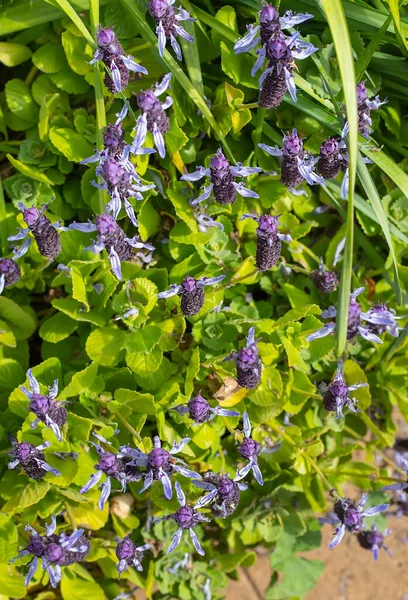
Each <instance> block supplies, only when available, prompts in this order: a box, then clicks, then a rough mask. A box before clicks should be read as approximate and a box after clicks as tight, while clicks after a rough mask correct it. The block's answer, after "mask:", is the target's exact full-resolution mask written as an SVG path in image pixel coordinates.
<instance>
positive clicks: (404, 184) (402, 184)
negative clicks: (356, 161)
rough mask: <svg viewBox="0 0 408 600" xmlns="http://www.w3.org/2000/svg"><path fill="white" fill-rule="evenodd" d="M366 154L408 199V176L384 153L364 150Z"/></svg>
mask: <svg viewBox="0 0 408 600" xmlns="http://www.w3.org/2000/svg"><path fill="white" fill-rule="evenodd" d="M362 150H363V152H364V154H365V155H366V156H368V158H370V159H371V160H372V161H373V162H374V163H375V164H376V165H377V166H379V167H380V169H381V170H382V171H384V173H386V174H387V175H388V177H389V178H390V179H392V181H393V182H394V183H395V185H396V186H397V187H399V189H400V190H401V192H402V193H403V194H404V196H406V197H407V198H408V175H407V174H406V173H405V172H404V171H403V170H402V169H401V168H400V167H399V166H398V165H397V164H396V163H395V162H394V161H393V160H392V158H390V157H389V156H388V155H387V154H385V153H384V152H381V151H380V152H376V151H372V150H367V149H366V148H364V149H362Z"/></svg>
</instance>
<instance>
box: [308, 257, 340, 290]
mask: <svg viewBox="0 0 408 600" xmlns="http://www.w3.org/2000/svg"><path fill="white" fill-rule="evenodd" d="M310 279H311V280H312V281H313V283H314V285H315V286H316V287H317V289H318V290H320V291H321V292H323V293H324V294H330V293H331V292H334V291H335V290H336V289H337V286H338V283H339V279H338V277H337V275H336V273H334V272H333V271H327V270H326V267H325V266H324V263H323V261H321V262H320V265H319V268H318V269H316V270H315V271H312V272H311V274H310Z"/></svg>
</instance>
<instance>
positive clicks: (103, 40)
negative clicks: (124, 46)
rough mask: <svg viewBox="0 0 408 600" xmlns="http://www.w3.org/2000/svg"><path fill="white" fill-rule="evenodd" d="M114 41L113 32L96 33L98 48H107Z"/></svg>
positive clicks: (106, 30)
mask: <svg viewBox="0 0 408 600" xmlns="http://www.w3.org/2000/svg"><path fill="white" fill-rule="evenodd" d="M115 41H116V35H115V32H114V31H113V30H112V29H108V28H106V29H99V31H98V46H102V47H103V46H109V44H113V43H114V42H115Z"/></svg>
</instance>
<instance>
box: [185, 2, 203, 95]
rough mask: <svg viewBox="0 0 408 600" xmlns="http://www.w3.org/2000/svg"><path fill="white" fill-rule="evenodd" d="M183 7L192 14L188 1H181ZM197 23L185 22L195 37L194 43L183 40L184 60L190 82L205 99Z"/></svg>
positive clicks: (188, 31)
mask: <svg viewBox="0 0 408 600" xmlns="http://www.w3.org/2000/svg"><path fill="white" fill-rule="evenodd" d="M181 4H182V6H183V7H184V8H185V9H186V10H188V11H189V12H190V14H191V13H192V6H191V4H190V2H188V0H182V1H181ZM194 26H195V23H194V22H192V21H185V23H184V24H183V27H184V29H185V30H186V31H187V33H189V34H190V35H192V36H193V38H194V41H193V42H189V41H187V40H185V39H184V38H183V39H181V49H182V51H183V56H184V60H185V63H186V67H187V73H188V75H189V77H190V81H191V83H192V84H193V86H194V87H195V88H196V89H197V90H198V91H199V92H200V95H201V96H202V97H203V98H204V84H203V75H202V73H201V63H200V54H199V52H198V44H197V36H196V35H195V32H194Z"/></svg>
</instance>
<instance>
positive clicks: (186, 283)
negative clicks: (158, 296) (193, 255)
mask: <svg viewBox="0 0 408 600" xmlns="http://www.w3.org/2000/svg"><path fill="white" fill-rule="evenodd" d="M181 286H182V288H183V292H186V293H187V294H191V293H192V292H194V291H195V290H196V289H197V281H196V280H195V279H194V277H191V276H190V275H187V277H185V278H184V279H183V282H182V284H181Z"/></svg>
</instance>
